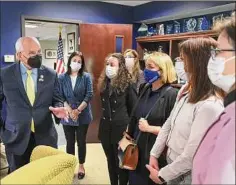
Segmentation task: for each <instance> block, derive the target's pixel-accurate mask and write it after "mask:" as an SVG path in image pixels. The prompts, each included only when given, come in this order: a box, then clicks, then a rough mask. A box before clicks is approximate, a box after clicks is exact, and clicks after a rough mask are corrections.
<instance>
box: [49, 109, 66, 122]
mask: <svg viewBox="0 0 236 185" xmlns="http://www.w3.org/2000/svg"><path fill="white" fill-rule="evenodd" d="M49 110H50V111H52V113H53V114H54V115H55V116H56V117H57V118H60V119H64V120H66V121H68V118H69V114H68V111H67V109H66V108H65V107H49Z"/></svg>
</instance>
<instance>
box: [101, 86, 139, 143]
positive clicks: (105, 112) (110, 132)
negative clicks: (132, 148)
mask: <svg viewBox="0 0 236 185" xmlns="http://www.w3.org/2000/svg"><path fill="white" fill-rule="evenodd" d="M100 95H101V100H102V117H101V121H100V126H99V134H98V137H99V139H100V140H101V141H102V142H103V143H104V142H107V144H117V143H118V142H119V141H120V140H121V139H122V137H123V132H124V131H125V130H126V128H127V125H128V123H129V120H130V114H131V111H132V109H133V106H134V104H135V102H136V100H137V93H136V88H135V85H133V84H131V85H129V86H128V88H127V89H126V90H125V92H123V93H120V94H117V93H116V92H112V93H111V94H110V95H109V87H107V88H106V89H105V90H104V91H103V92H101V94H100Z"/></svg>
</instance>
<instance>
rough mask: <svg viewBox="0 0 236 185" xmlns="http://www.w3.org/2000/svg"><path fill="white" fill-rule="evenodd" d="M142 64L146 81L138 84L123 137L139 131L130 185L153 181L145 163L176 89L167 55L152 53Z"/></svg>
mask: <svg viewBox="0 0 236 185" xmlns="http://www.w3.org/2000/svg"><path fill="white" fill-rule="evenodd" d="M145 66H146V68H145V70H144V77H145V82H146V83H144V84H142V85H141V86H140V94H141V97H139V98H140V101H139V102H138V105H137V107H136V108H135V110H134V115H133V116H132V119H131V122H130V124H129V127H128V131H127V133H125V134H124V137H128V138H130V139H131V138H134V139H136V138H137V137H138V135H139V133H141V135H140V137H139V140H138V143H137V144H138V148H139V161H138V166H137V169H136V170H135V171H132V172H130V177H129V184H130V185H138V184H140V185H141V184H145V185H154V184H155V183H154V182H152V180H151V179H149V172H148V170H147V169H146V167H145V165H146V164H148V161H149V153H150V151H151V148H152V146H153V144H154V143H155V140H156V137H157V135H158V133H159V130H160V129H161V127H162V125H163V124H164V123H165V121H166V120H167V118H168V117H169V115H170V112H171V110H172V108H173V107H174V103H175V99H176V96H177V89H175V88H173V87H172V86H171V85H170V84H171V83H173V82H174V81H175V80H176V73H175V69H174V66H173V62H172V60H171V58H170V56H169V55H167V54H165V53H161V52H154V53H152V54H150V55H149V56H148V58H147V59H146V61H145ZM150 111H151V112H150ZM148 114H149V116H148V117H147V115H148ZM159 163H160V166H161V167H164V166H165V165H166V164H167V162H166V159H165V157H164V155H162V157H161V158H160V159H159Z"/></svg>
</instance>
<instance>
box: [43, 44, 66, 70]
mask: <svg viewBox="0 0 236 185" xmlns="http://www.w3.org/2000/svg"><path fill="white" fill-rule="evenodd" d="M39 42H40V44H41V48H42V54H43V55H42V63H43V65H45V66H47V67H49V68H51V69H54V63H55V62H56V61H57V59H56V58H55V59H46V57H45V50H46V49H54V50H57V47H58V41H57V40H40V41H39ZM64 45H65V40H63V47H64ZM64 52H65V48H64ZM65 62H67V61H65Z"/></svg>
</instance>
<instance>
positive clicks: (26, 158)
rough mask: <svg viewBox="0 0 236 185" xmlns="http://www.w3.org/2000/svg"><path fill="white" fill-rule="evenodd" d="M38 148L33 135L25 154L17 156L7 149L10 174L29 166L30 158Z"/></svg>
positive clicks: (32, 134)
mask: <svg viewBox="0 0 236 185" xmlns="http://www.w3.org/2000/svg"><path fill="white" fill-rule="evenodd" d="M35 147H36V143H35V138H34V133H31V135H30V140H29V144H28V147H27V149H26V151H25V152H24V154H22V155H15V154H13V153H12V152H10V151H8V149H7V147H6V155H7V161H8V164H9V173H11V172H13V171H15V170H17V169H18V168H20V167H22V166H24V165H26V164H28V163H29V162H30V156H31V154H32V151H33V149H34V148H35Z"/></svg>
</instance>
